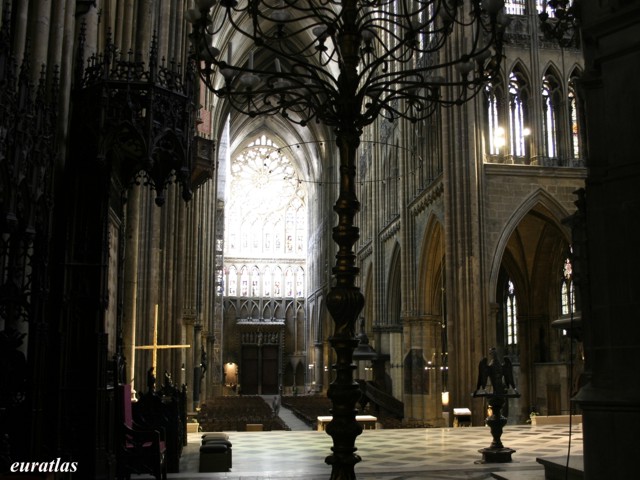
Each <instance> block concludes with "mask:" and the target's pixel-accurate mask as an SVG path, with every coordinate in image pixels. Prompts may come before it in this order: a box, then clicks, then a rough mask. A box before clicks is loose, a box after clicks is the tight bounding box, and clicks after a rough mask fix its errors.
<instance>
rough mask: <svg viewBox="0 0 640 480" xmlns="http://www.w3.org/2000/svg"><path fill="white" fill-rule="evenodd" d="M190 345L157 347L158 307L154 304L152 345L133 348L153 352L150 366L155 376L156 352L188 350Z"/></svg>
mask: <svg viewBox="0 0 640 480" xmlns="http://www.w3.org/2000/svg"><path fill="white" fill-rule="evenodd" d="M190 347H191V345H158V305H157V304H156V308H155V315H154V319H153V345H140V346H138V347H134V348H135V349H136V350H153V354H152V357H151V366H152V367H153V372H154V374H156V375H157V372H156V365H157V362H158V350H164V349H167V348H190Z"/></svg>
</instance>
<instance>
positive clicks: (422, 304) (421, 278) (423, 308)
mask: <svg viewBox="0 0 640 480" xmlns="http://www.w3.org/2000/svg"><path fill="white" fill-rule="evenodd" d="M443 234H444V232H443V228H442V224H441V223H440V221H439V220H438V219H437V218H436V217H435V216H431V217H430V218H429V220H428V222H427V228H426V230H425V233H424V236H423V242H422V248H421V253H420V263H419V268H418V286H419V287H418V291H419V292H420V295H419V297H418V298H419V300H418V301H419V303H418V311H419V312H421V313H429V314H441V312H442V288H443V275H444V271H443V269H444V236H443Z"/></svg>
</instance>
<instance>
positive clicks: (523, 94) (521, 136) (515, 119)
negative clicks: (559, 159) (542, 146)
mask: <svg viewBox="0 0 640 480" xmlns="http://www.w3.org/2000/svg"><path fill="white" fill-rule="evenodd" d="M526 87H527V84H526V82H525V80H524V76H523V75H522V74H521V73H520V72H518V71H516V70H514V71H513V72H511V75H510V76H509V140H510V142H511V155H513V156H514V157H525V156H526V155H527V148H526V141H527V137H528V136H529V134H530V130H529V128H528V127H527V121H528V115H527V98H528V92H527V88H526Z"/></svg>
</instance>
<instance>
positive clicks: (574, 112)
mask: <svg viewBox="0 0 640 480" xmlns="http://www.w3.org/2000/svg"><path fill="white" fill-rule="evenodd" d="M576 80H577V75H574V76H572V77H571V80H570V81H569V91H568V93H567V103H568V107H569V128H570V129H571V156H572V157H573V158H580V155H581V154H582V153H581V151H580V116H579V112H578V97H577V95H576V87H575V83H576Z"/></svg>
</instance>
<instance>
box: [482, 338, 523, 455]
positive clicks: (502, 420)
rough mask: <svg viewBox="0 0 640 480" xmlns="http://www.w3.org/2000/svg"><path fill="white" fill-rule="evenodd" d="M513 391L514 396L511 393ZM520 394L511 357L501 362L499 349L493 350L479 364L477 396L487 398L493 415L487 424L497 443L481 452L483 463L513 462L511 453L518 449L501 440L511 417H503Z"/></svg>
mask: <svg viewBox="0 0 640 480" xmlns="http://www.w3.org/2000/svg"><path fill="white" fill-rule="evenodd" d="M487 380H489V381H491V392H487ZM510 389H511V390H512V391H511V393H510V392H509V390H510ZM519 396H520V393H519V392H518V390H517V389H516V384H515V381H514V379H513V365H512V363H511V360H510V359H509V358H508V357H505V359H504V363H500V360H499V359H498V352H497V350H496V349H495V348H491V349H490V350H489V359H487V358H486V357H485V358H483V359H482V360H480V364H479V365H478V383H477V384H476V390H475V391H474V392H473V397H487V398H488V402H487V403H488V404H489V408H490V415H489V416H488V417H487V420H486V422H487V425H489V427H490V428H491V435H492V436H493V441H492V442H491V445H490V446H489V447H488V448H483V449H481V450H478V451H479V452H480V453H482V463H505V462H510V461H511V454H512V453H514V452H515V450H513V449H511V448H507V447H505V446H504V445H503V444H502V441H501V440H500V437H501V436H502V429H503V428H504V426H505V425H506V423H507V418H506V417H504V416H503V415H502V407H503V406H504V405H505V402H506V401H507V399H508V398H518V397H519Z"/></svg>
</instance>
